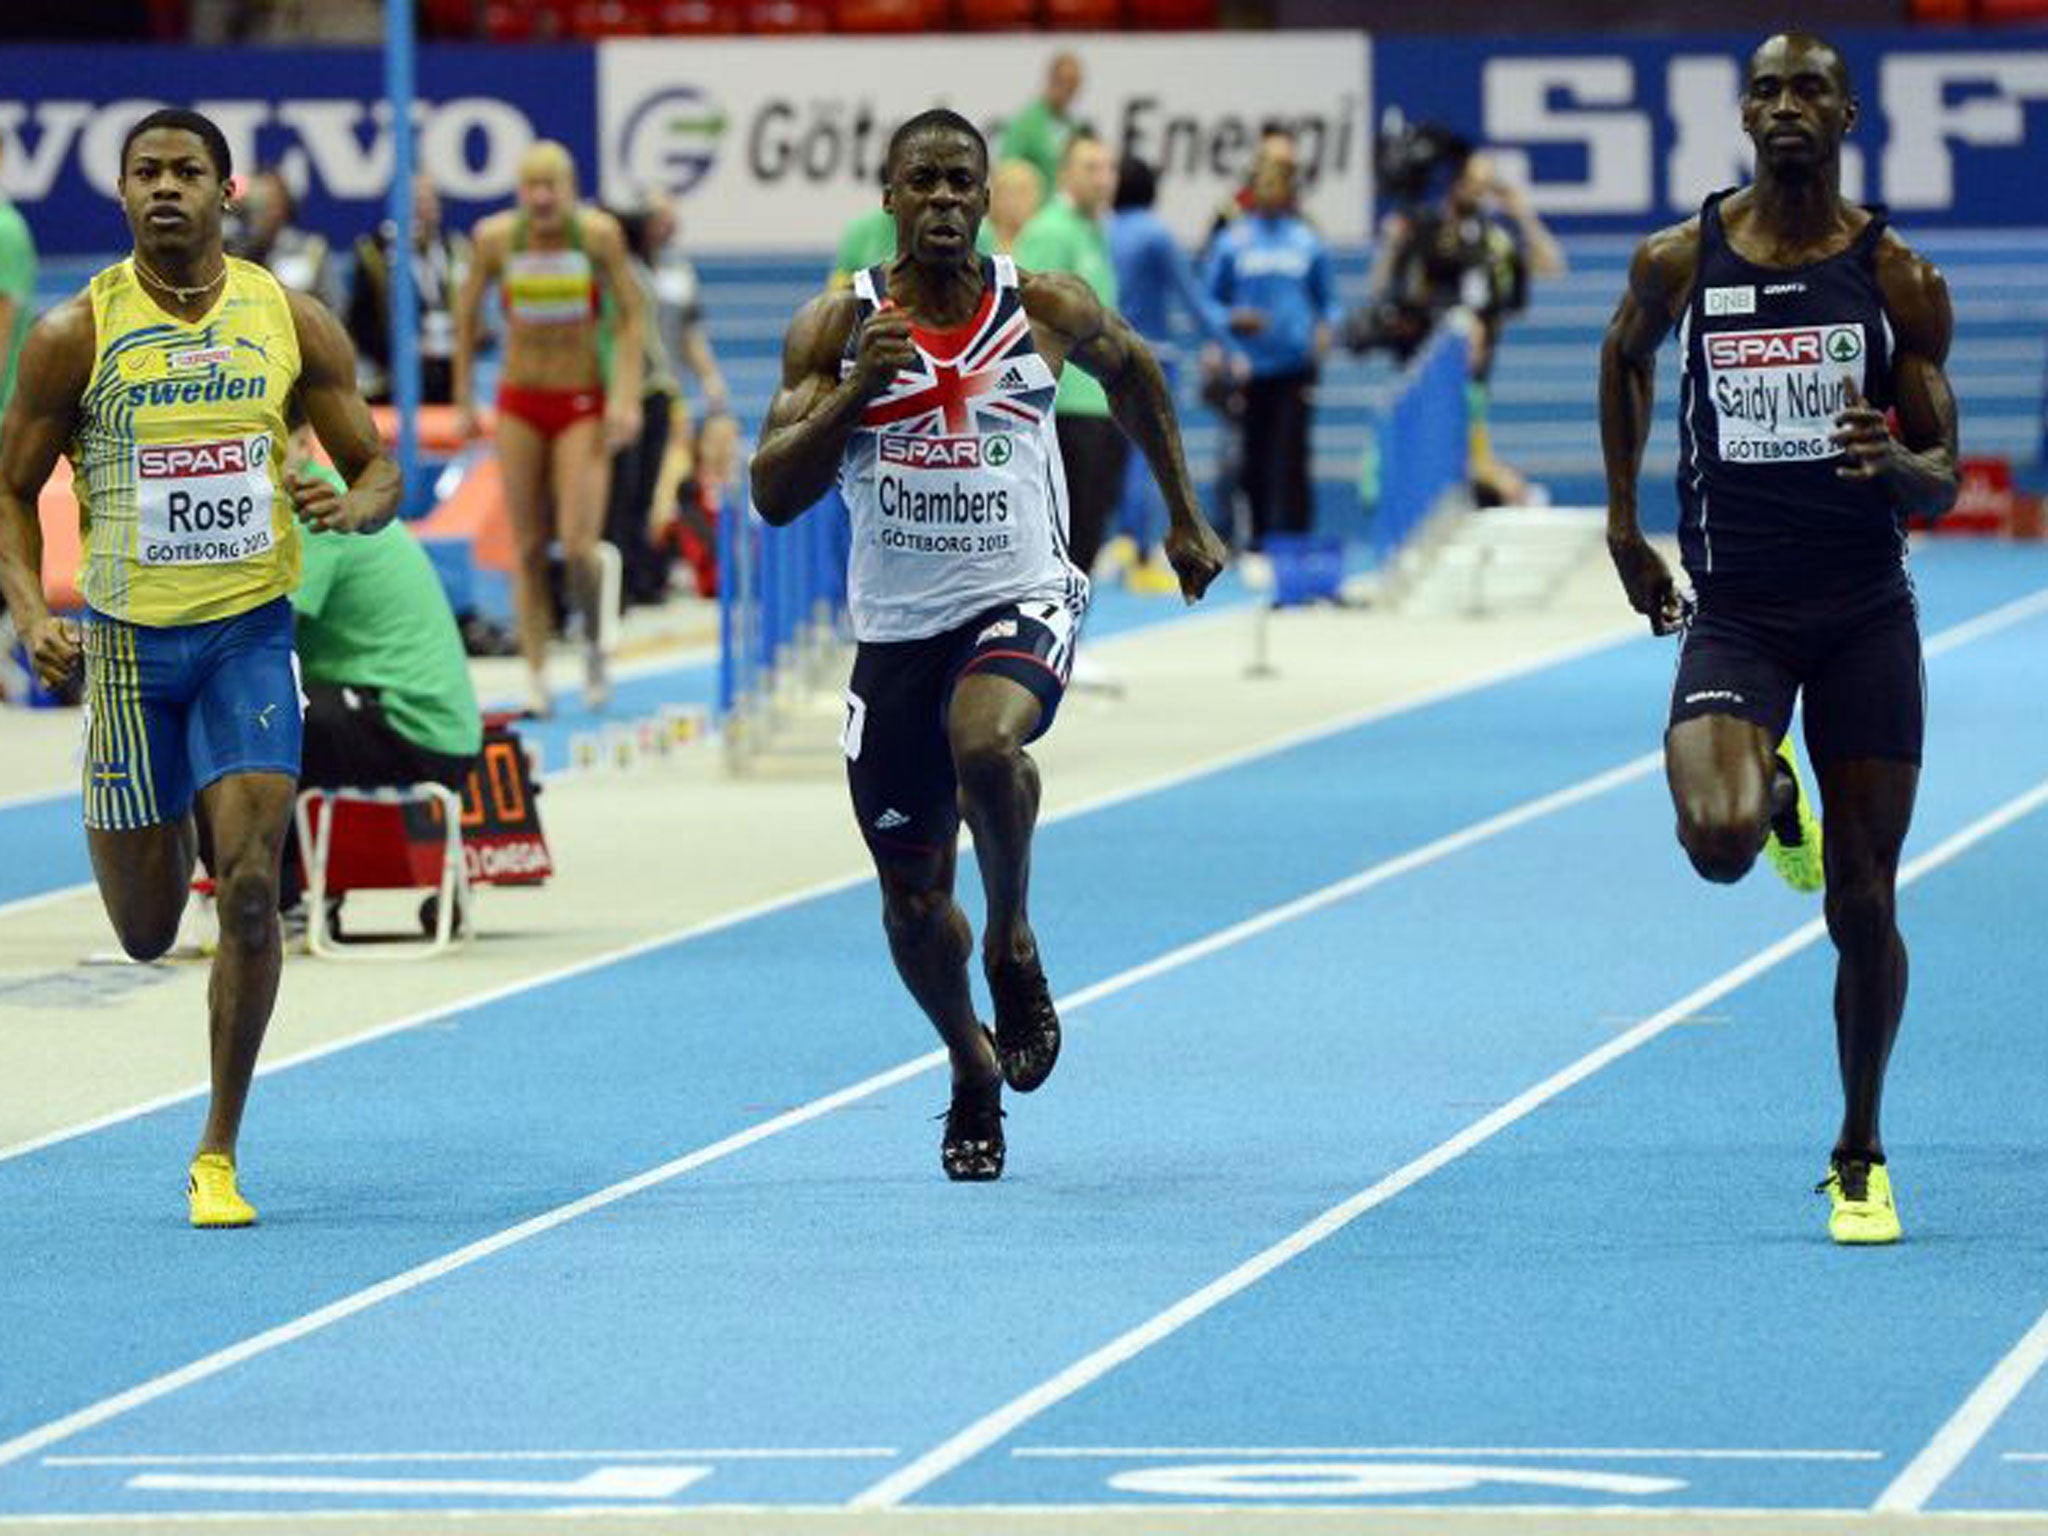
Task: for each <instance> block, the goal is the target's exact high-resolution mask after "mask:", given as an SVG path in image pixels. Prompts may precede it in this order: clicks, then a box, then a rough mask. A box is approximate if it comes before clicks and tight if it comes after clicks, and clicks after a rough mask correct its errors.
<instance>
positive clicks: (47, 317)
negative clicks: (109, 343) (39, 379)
mask: <svg viewBox="0 0 2048 1536" xmlns="http://www.w3.org/2000/svg"><path fill="white" fill-rule="evenodd" d="M31 346H32V347H34V349H35V358H36V361H37V362H38V363H39V364H40V365H42V366H43V367H46V368H47V367H55V368H56V369H57V370H59V372H60V374H61V375H62V376H64V377H67V378H69V377H72V376H76V377H77V378H78V380H79V381H80V384H81V386H82V385H83V382H84V379H85V376H86V375H87V374H88V373H90V372H91V371H92V359H93V354H94V353H95V352H96V351H98V350H99V328H98V326H97V325H96V324H95V322H94V320H93V317H92V295H91V293H89V292H83V291H82V292H79V293H74V294H73V295H72V296H71V297H70V298H68V299H65V300H64V301H62V302H61V303H58V304H54V305H52V306H51V307H50V308H49V309H47V310H45V311H43V313H42V316H41V317H40V318H39V319H37V321H36V323H35V324H34V325H32V326H30V327H29V332H28V336H27V337H26V338H25V339H24V341H23V343H22V349H23V361H24V362H26V361H27V358H28V349H29V348H30V347H31ZM20 377H21V383H22V384H23V385H24V386H25V385H27V384H28V383H29V382H30V380H29V376H28V374H26V373H24V374H22V375H21V376H20Z"/></svg>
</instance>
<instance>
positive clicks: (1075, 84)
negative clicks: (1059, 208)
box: [996, 53, 1081, 197]
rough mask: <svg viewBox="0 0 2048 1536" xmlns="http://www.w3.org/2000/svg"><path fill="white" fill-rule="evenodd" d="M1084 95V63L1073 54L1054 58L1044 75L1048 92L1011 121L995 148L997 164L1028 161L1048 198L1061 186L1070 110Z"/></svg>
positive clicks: (1071, 125)
mask: <svg viewBox="0 0 2048 1536" xmlns="http://www.w3.org/2000/svg"><path fill="white" fill-rule="evenodd" d="M1080 94H1081V61H1080V60H1079V59H1078V58H1076V57H1075V56H1074V55H1073V54H1071V53H1056V54H1054V55H1053V59H1052V66H1051V67H1050V68H1049V69H1047V70H1046V72H1045V91H1044V93H1043V94H1042V95H1040V96H1039V97H1038V99H1037V100H1035V101H1033V102H1032V103H1031V104H1030V105H1029V106H1027V107H1025V108H1024V110H1023V111H1021V112H1019V113H1018V114H1017V115H1016V116H1015V117H1013V118H1011V119H1010V122H1009V126H1008V127H1006V128H1004V129H1003V138H1002V142H1001V143H1000V144H999V145H997V147H996V158H997V159H998V160H1028V161H1029V162H1030V163H1031V164H1033V165H1035V166H1036V167H1038V176H1039V182H1040V188H1039V190H1040V191H1041V192H1042V193H1043V194H1044V195H1045V196H1047V197H1050V196H1051V195H1052V190H1053V188H1054V186H1056V185H1057V184H1058V182H1059V176H1060V161H1061V159H1062V157H1063V156H1065V154H1066V152H1067V141H1068V140H1069V139H1071V138H1072V137H1073V133H1074V119H1073V118H1072V117H1071V116H1069V115H1068V114H1069V110H1070V109H1071V108H1072V106H1073V105H1074V98H1075V97H1076V96H1078V95H1080Z"/></svg>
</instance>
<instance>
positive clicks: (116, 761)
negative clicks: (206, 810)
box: [85, 597, 303, 832]
mask: <svg viewBox="0 0 2048 1536" xmlns="http://www.w3.org/2000/svg"><path fill="white" fill-rule="evenodd" d="M85 708H86V723H85V824H86V825H87V826H88V827H91V828H93V829H95V830H96V831H102V832H127V831H133V830H135V829H136V828H138V827H151V826H158V825H162V824H164V823H169V822H178V821H182V820H184V818H185V814H186V812H188V811H189V810H191V808H192V797H193V796H194V795H195V794H197V793H198V792H199V791H200V790H202V789H204V788H206V787H207V786H208V785H209V784H212V783H214V782H215V781H216V780H219V779H224V778H226V777H227V776H228V775H229V774H233V773H281V774H284V775H285V776H286V777H288V778H294V779H295V778H297V777H298V776H299V749H300V741H301V729H302V723H301V714H300V711H301V709H302V708H303V703H302V701H301V699H300V697H299V673H298V660H297V658H296V657H295V656H294V655H293V652H292V605H291V602H290V600H289V599H287V598H282V597H280V598H277V599H276V600H274V601H272V602H268V603H265V604H264V605H263V606H262V607H260V608H252V609H251V610H250V611H249V612H247V613H238V614H236V615H235V616H234V617H233V618H227V619H216V620H213V621H212V622H210V623H205V624H180V625H174V626H166V627H162V628H157V627H153V626H150V625H147V624H128V623H124V622H123V621H121V620H119V619H110V618H108V617H107V616H106V615H105V614H102V613H96V612H89V613H87V615H86V620H85Z"/></svg>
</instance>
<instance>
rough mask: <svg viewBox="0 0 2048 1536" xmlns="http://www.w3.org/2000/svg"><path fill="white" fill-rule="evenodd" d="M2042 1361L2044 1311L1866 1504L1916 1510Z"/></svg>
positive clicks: (2047, 1336) (1891, 1510)
mask: <svg viewBox="0 0 2048 1536" xmlns="http://www.w3.org/2000/svg"><path fill="white" fill-rule="evenodd" d="M2044 1361H2048V1312H2043V1313H2042V1314H2041V1316H2040V1317H2038V1318H2036V1319H2035V1321H2034V1326H2033V1327H2031V1328H2029V1329H2028V1330H2027V1331H2026V1332H2025V1333H2024V1334H2023V1335H2021V1337H2020V1341H2019V1343H2017V1344H2015V1345H2014V1346H2013V1347H2012V1349H2011V1350H2010V1351H2009V1352H2008V1353H2007V1354H2006V1356H2005V1358H2004V1359H2003V1360H2000V1361H1999V1362H1998V1364H1997V1365H1995V1366H1993V1367H1992V1369H1991V1374H1990V1375H1988V1376H1986V1377H1985V1378H1984V1379H1983V1380H1982V1381H1980V1382H1979V1383H1977V1387H1976V1390H1974V1391H1973V1392H1971V1393H1970V1395H1969V1396H1968V1397H1966V1398H1964V1399H1963V1403H1962V1406H1961V1407H1959V1408H1957V1409H1956V1411H1955V1412H1954V1413H1952V1414H1950V1415H1949V1418H1948V1422H1947V1423H1945V1424H1943V1425H1942V1426H1941V1428H1940V1429H1938V1430H1936V1431H1935V1432H1934V1438H1933V1439H1931V1440H1929V1441H1928V1442H1927V1444H1926V1445H1925V1446H1923V1447H1922V1448H1921V1450H1920V1453H1919V1455H1917V1456H1915V1457H1914V1458H1913V1459H1912V1460H1911V1461H1909V1462H1907V1463H1906V1466H1905V1469H1904V1470H1903V1471H1901V1472H1900V1473H1899V1475H1898V1476H1897V1477H1895V1478H1893V1479H1892V1481H1891V1484H1890V1486H1888V1487H1887V1488H1886V1489H1885V1490H1884V1492H1883V1493H1881V1494H1879V1495H1878V1496H1877V1502H1876V1503H1874V1504H1872V1505H1871V1506H1870V1507H1871V1509H1872V1510H1873V1511H1875V1512H1877V1513H1879V1514H1918V1513H1920V1511H1921V1510H1922V1509H1923V1508H1925V1507H1926V1504H1927V1501H1928V1500H1929V1499H1931V1498H1933V1497H1934V1495H1935V1493H1936V1492H1937V1491H1938V1490H1939V1489H1940V1487H1941V1485H1942V1484H1943V1483H1945V1482H1947V1481H1948V1480H1949V1478H1950V1477H1952V1476H1954V1475H1955V1472H1956V1470H1957V1468H1959V1467H1961V1466H1962V1464H1963V1463H1964V1462H1965V1461H1967V1460H1968V1459H1969V1457H1970V1453H1971V1452H1972V1451H1974V1450H1976V1448H1977V1445H1978V1443H1979V1442H1980V1441H1981V1440H1983V1438H1984V1437H1985V1436H1986V1435H1988V1434H1989V1433H1991V1430H1992V1427H1993V1426H1994V1425H1995V1424H1997V1422H1998V1421H1999V1420H2000V1419H2001V1418H2003V1417H2004V1416H2005V1412H2006V1410H2007V1409H2008V1408H2010V1407H2012V1405H2013V1403H2014V1402H2015V1401H2016V1400H2017V1399H2018V1398H2019V1395H2020V1393H2022V1392H2024V1391H2025V1390H2026V1388H2027V1384H2028V1383H2029V1382H2031V1381H2032V1380H2033V1379H2034V1377H2035V1375H2036V1374H2038V1373H2039V1371H2040V1369H2041V1366H2042V1363H2043V1362H2044ZM2044 1459H2048V1458H2044Z"/></svg>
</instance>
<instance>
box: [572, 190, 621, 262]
mask: <svg viewBox="0 0 2048 1536" xmlns="http://www.w3.org/2000/svg"><path fill="white" fill-rule="evenodd" d="M576 217H577V219H578V220H579V221H581V223H582V225H583V239H584V243H585V244H586V245H588V246H589V247H590V248H591V249H592V250H594V251H596V250H600V248H601V254H609V253H610V252H612V251H622V250H624V249H625V248H626V232H625V231H624V230H623V229H621V228H620V227H619V221H618V220H617V219H616V218H614V217H613V216H612V215H611V214H609V213H607V212H606V211H605V210H604V209H602V208H599V207H597V206H595V205H594V204H591V203H585V204H584V205H583V206H582V207H581V208H579V209H577V210H576Z"/></svg>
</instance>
